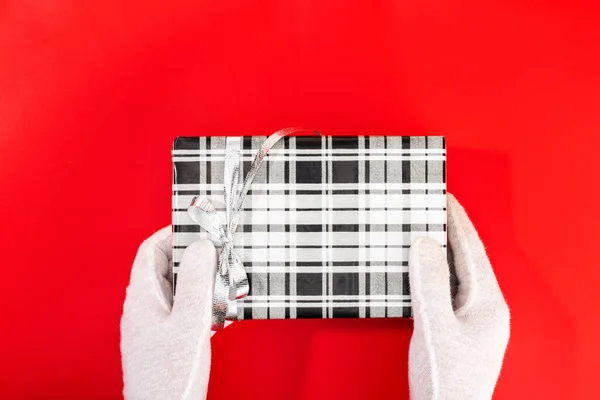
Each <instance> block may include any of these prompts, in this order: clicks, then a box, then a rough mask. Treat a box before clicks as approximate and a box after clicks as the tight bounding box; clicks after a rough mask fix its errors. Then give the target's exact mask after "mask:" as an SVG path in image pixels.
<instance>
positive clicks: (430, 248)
mask: <svg viewBox="0 0 600 400" xmlns="http://www.w3.org/2000/svg"><path fill="white" fill-rule="evenodd" d="M448 241H449V254H450V255H451V258H452V257H453V264H454V265H453V267H454V269H455V271H456V278H457V279H458V291H457V293H456V297H455V299H454V304H453V300H452V295H451V290H450V286H451V285H450V267H449V265H448V262H447V260H446V255H445V254H444V252H443V251H442V248H441V247H440V246H439V244H437V243H436V242H435V241H433V240H431V239H419V240H417V241H415V243H413V245H412V247H411V253H410V263H409V264H410V285H411V293H412V299H413V314H414V326H415V328H414V333H413V336H412V339H411V343H410V350H409V384H410V392H411V398H412V399H413V400H440V399H460V400H468V399H476V400H485V399H490V398H491V397H492V394H493V392H494V387H495V385H496V381H497V380H498V375H499V374H500V368H501V366H502V360H503V358H504V352H505V350H506V346H507V344H508V338H509V335H510V326H509V320H510V313H509V310H508V306H507V304H506V301H505V300H504V297H503V296H502V292H501V291H500V287H499V286H498V282H497V281H496V277H495V275H494V272H493V270H492V266H491V265H490V262H489V260H488V257H487V255H486V253H485V249H484V246H483V244H482V243H481V240H480V239H479V236H478V235H477V232H476V231H475V228H474V227H473V224H472V223H471V221H470V220H469V218H468V217H467V214H466V213H465V210H464V209H463V207H462V206H461V205H460V204H459V203H458V201H457V200H456V199H455V198H454V196H452V195H450V194H449V195H448Z"/></svg>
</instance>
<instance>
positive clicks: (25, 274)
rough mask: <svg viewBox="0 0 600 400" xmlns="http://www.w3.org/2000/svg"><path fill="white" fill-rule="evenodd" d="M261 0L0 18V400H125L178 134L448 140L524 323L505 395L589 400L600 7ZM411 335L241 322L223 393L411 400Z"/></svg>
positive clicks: (224, 342)
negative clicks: (134, 308) (141, 255)
mask: <svg viewBox="0 0 600 400" xmlns="http://www.w3.org/2000/svg"><path fill="white" fill-rule="evenodd" d="M253 3H254V2H247V1H237V0H232V1H226V2H219V1H217V2H215V1H212V2H207V1H190V2H182V1H175V2H174V1H169V2H167V1H160V2H158V1H152V2H141V1H128V2H122V1H104V2H90V3H89V4H88V2H84V1H79V0H71V1H68V0H64V1H26V0H13V1H2V2H0V140H1V141H0V185H1V186H0V224H1V228H0V232H1V235H2V236H1V238H0V239H1V240H0V243H1V245H0V246H1V254H2V258H1V260H2V261H1V266H2V269H3V271H4V272H3V273H4V278H3V279H1V280H0V296H2V297H1V302H0V307H1V315H0V321H1V329H0V332H1V333H0V342H1V343H2V351H1V354H0V358H1V362H0V369H1V371H0V372H1V373H0V398H3V399H19V398H23V399H32V398H60V399H80V398H81V399H82V398H86V399H117V398H120V397H121V389H122V377H121V366H120V354H119V318H120V314H121V308H122V304H123V300H124V296H125V287H126V285H127V283H128V279H129V272H130V267H131V262H132V261H133V257H134V255H135V252H136V250H137V247H138V245H139V244H140V243H141V241H142V240H143V239H144V238H146V237H147V236H149V235H150V234H151V233H152V232H153V231H154V230H156V229H158V228H160V227H162V226H164V225H167V224H169V222H170V201H171V197H170V185H171V182H170V180H171V169H170V168H171V166H170V147H171V142H172V140H173V139H174V138H175V136H177V135H202V134H236V135H237V134H268V133H270V132H273V131H275V130H277V129H279V128H281V127H287V126H298V125H299V126H304V127H307V128H314V129H318V130H319V131H321V132H323V133H324V134H362V133H372V134H386V133H394V134H414V135H417V134H427V135H428V134H444V135H446V137H447V144H448V163H449V164H448V180H449V189H450V190H451V191H452V192H454V193H455V195H456V196H457V197H458V198H459V200H461V201H462V202H463V203H464V205H465V207H466V208H467V210H468V211H469V212H470V215H471V217H472V219H473V220H474V223H475V225H476V226H477V227H478V229H479V231H480V234H481V236H482V238H483V240H484V242H485V243H486V245H487V247H488V250H489V255H490V257H491V260H492V263H493V265H494V266H495V270H496V273H497V276H498V280H499V282H500V285H501V287H502V289H503V291H504V293H505V296H506V299H507V301H508V303H509V305H510V307H511V309H512V317H513V318H512V336H511V341H510V344H509V348H508V351H507V353H506V359H505V363H504V368H503V370H502V374H501V377H500V380H499V382H498V386H497V390H496V395H495V398H496V399H587V398H592V397H596V395H597V384H598V381H597V376H596V374H597V371H598V364H599V362H598V361H599V359H600V358H599V356H600V347H599V345H598V337H599V334H600V329H599V328H600V324H599V322H598V304H599V301H598V294H597V291H598V285H599V283H598V282H599V278H600V272H599V268H598V266H599V265H600V264H599V261H600V256H599V252H598V239H600V234H599V230H598V222H599V218H598V206H597V204H598V201H599V200H600V196H599V194H598V190H597V189H596V187H594V185H595V184H596V183H597V181H598V174H597V173H598V171H599V168H598V166H597V163H598V159H599V157H597V156H596V155H595V153H596V152H597V151H598V149H599V146H600V139H599V138H598V132H599V129H600V112H599V109H600V108H599V107H600V73H599V72H598V71H599V70H600V60H599V59H598V50H599V46H600V24H599V19H600V18H599V15H600V13H598V10H597V9H596V7H595V6H594V5H593V2H591V1H590V2H589V3H585V2H582V1H564V2H559V1H548V2H540V1H514V0H513V1H504V2H500V3H494V2H487V1H452V0H451V1H431V0H430V1H427V0H426V1H417V2H415V1H389V2H379V1H369V2H366V1H365V2H355V1H348V0H344V1H277V0H272V1H263V2H260V4H253ZM359 3H360V4H359ZM411 333H412V322H411V321H409V320H369V321H359V320H355V321H341V320H335V321H269V322H262V321H258V322H256V321H254V322H253V321H246V322H243V323H240V324H237V325H235V326H233V327H231V328H228V329H227V330H226V331H225V332H223V333H221V334H219V335H217V336H216V337H215V338H214V339H213V349H214V350H213V367H212V372H211V374H212V377H211V381H210V387H209V398H210V399H216V398H232V399H242V398H243V399H246V400H251V399H259V398H260V399H264V398H267V399H280V398H284V396H285V398H288V399H329V398H344V399H362V398H375V396H378V397H379V398H385V399H387V398H396V399H406V398H408V385H407V354H408V343H409V340H410V336H411ZM240 356H241V358H239V357H240ZM232 371H237V376H236V380H235V381H236V382H235V383H236V384H235V385H230V384H228V378H229V377H230V376H231V375H230V374H231V372H232Z"/></svg>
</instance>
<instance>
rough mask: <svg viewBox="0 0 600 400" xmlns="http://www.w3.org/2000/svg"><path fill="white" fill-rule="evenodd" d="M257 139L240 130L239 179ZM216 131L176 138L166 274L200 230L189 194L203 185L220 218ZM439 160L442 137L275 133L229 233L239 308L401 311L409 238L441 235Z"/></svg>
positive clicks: (406, 301) (257, 311) (243, 313)
mask: <svg viewBox="0 0 600 400" xmlns="http://www.w3.org/2000/svg"><path fill="white" fill-rule="evenodd" d="M265 138H266V137H265V136H253V137H244V138H243V140H242V143H243V150H242V163H243V169H242V170H243V173H242V174H241V176H240V184H241V183H242V182H243V179H244V178H245V176H246V173H247V172H248V169H249V167H250V164H251V162H252V160H253V158H254V156H255V154H256V152H257V150H258V148H259V147H260V145H261V144H262V142H263V141H264V140H265ZM225 140H226V138H225V137H199V138H198V137H195V138H189V137H181V138H178V139H176V140H175V143H174V146H173V231H174V244H173V246H174V249H173V268H174V269H173V271H174V276H175V279H176V277H177V270H178V267H179V262H180V261H181V258H182V255H183V251H184V250H185V248H186V247H187V246H188V245H190V244H191V243H192V242H193V241H195V240H197V239H199V238H209V235H208V234H207V233H206V232H204V231H203V230H202V229H201V228H200V227H199V226H198V225H196V224H195V223H194V222H193V221H192V220H191V219H190V217H189V216H188V214H187V207H188V206H189V204H190V201H191V199H192V197H193V196H195V195H203V196H207V197H208V198H209V199H210V200H211V202H212V203H213V205H214V206H215V208H216V209H217V210H218V211H219V212H220V213H221V218H222V221H224V220H225V218H224V209H225V208H224V201H223V190H224V189H223V169H224V156H225ZM445 159H446V152H445V143H444V138H443V137H401V136H388V137H384V136H359V137H356V136H355V137H335V136H323V137H308V136H296V137H288V138H284V139H282V140H280V141H279V142H278V143H277V144H276V145H275V146H274V147H273V148H272V149H271V151H270V152H269V155H268V156H267V157H266V158H265V161H264V163H263V165H262V166H261V168H260V170H259V172H258V174H257V176H256V178H255V180H254V183H253V184H252V187H251V190H250V192H249V194H248V197H247V198H246V201H245V203H244V206H243V210H242V212H241V215H240V221H239V225H238V229H237V232H236V233H235V234H234V248H235V251H236V253H237V254H238V255H239V256H240V258H241V259H242V261H243V263H244V266H245V269H246V271H247V273H248V278H249V282H250V294H249V295H248V296H247V297H246V298H244V299H243V300H239V301H238V304H239V308H238V309H239V318H240V319H279V318H336V317H349V318H375V317H410V316H411V303H410V288H409V280H408V254H409V248H410V244H411V243H412V241H413V240H414V239H416V238H418V237H424V236H427V237H431V238H434V239H436V240H437V241H438V242H440V243H442V244H443V246H444V247H445V245H446V178H445V177H446V162H445ZM215 245H216V246H217V247H218V246H219V243H218V242H215Z"/></svg>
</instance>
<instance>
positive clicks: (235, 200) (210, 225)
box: [188, 128, 320, 331]
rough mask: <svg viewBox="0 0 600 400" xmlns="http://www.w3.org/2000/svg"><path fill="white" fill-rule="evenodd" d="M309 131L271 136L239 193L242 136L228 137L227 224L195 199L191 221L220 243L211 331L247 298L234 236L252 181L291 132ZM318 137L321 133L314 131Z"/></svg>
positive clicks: (203, 200) (232, 315) (208, 205)
mask: <svg viewBox="0 0 600 400" xmlns="http://www.w3.org/2000/svg"><path fill="white" fill-rule="evenodd" d="M304 131H307V130H306V129H302V128H286V129H281V130H279V131H277V132H275V133H273V134H272V135H271V136H269V137H268V138H267V139H266V140H265V141H264V142H263V144H262V145H261V146H260V149H259V150H258V153H257V154H256V156H255V157H254V161H252V164H251V165H250V170H249V171H248V175H246V178H245V179H244V184H243V185H242V188H241V190H239V191H238V186H239V185H238V182H239V177H240V158H241V148H242V146H241V145H242V138H241V137H227V139H226V145H225V167H224V175H225V176H224V179H223V183H224V184H225V215H226V221H225V224H221V221H220V219H219V215H218V214H217V211H216V210H215V207H214V206H213V205H212V204H211V202H210V200H208V198H206V197H203V196H195V197H194V198H193V199H192V202H191V204H190V207H189V208H188V213H189V215H190V217H191V218H192V220H193V221H194V222H196V223H197V224H198V225H200V226H201V227H202V228H203V229H205V230H206V231H207V232H209V233H210V234H211V235H212V236H213V237H216V238H218V240H219V241H220V242H221V251H220V252H219V263H218V266H217V276H216V279H215V291H214V295H213V315H212V329H213V330H215V331H218V330H221V329H223V327H224V325H225V320H229V321H233V320H237V315H238V310H237V301H236V300H237V299H241V298H243V297H245V296H247V295H248V292H249V291H250V285H249V284H248V276H247V275H246V271H245V270H244V265H243V264H242V261H241V259H240V257H239V256H238V255H237V254H236V253H235V251H234V249H233V234H234V233H235V230H236V228H237V224H238V218H239V213H240V210H241V209H242V206H243V204H244V199H245V198H246V195H247V194H248V191H249V190H250V186H251V185H252V181H253V180H254V177H255V176H256V173H257V172H258V169H259V167H260V165H261V164H262V161H263V159H264V158H265V156H266V155H267V153H268V152H269V150H270V149H271V148H272V147H273V145H274V144H275V143H277V141H279V139H281V138H283V137H285V136H288V135H290V134H292V133H299V132H304ZM312 132H314V133H316V134H317V135H320V133H319V132H316V131H312Z"/></svg>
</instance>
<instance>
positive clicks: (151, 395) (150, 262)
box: [121, 226, 217, 400]
mask: <svg viewBox="0 0 600 400" xmlns="http://www.w3.org/2000/svg"><path fill="white" fill-rule="evenodd" d="M216 260H217V253H216V250H215V248H214V246H213V244H212V243H211V242H210V241H206V240H205V241H198V242H195V243H193V244H192V245H190V246H189V247H188V248H187V249H186V250H185V252H184V255H183V259H182V262H181V264H180V270H179V274H178V279H177V296H176V299H175V302H174V304H173V289H172V288H173V284H172V279H173V274H172V271H171V263H170V261H171V227H170V226H169V227H166V228H164V229H161V230H160V231H158V232H157V233H155V234H154V235H153V236H151V237H150V238H149V239H147V240H146V241H145V242H144V243H142V245H141V246H140V248H139V250H138V254H137V257H136V259H135V261H134V263H133V269H132V271H131V280H130V283H129V287H128V288H127V297H126V299H125V305H124V307H123V316H122V318H121V355H122V363H123V380H124V384H125V386H124V389H123V394H124V397H125V399H126V400H141V399H148V400H166V399H170V400H171V399H173V400H191V399H193V400H197V399H204V398H205V397H206V389H207V386H208V375H209V371H210V337H211V329H210V327H211V312H212V296H213V286H214V277H215V272H216V265H217V262H216Z"/></svg>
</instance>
